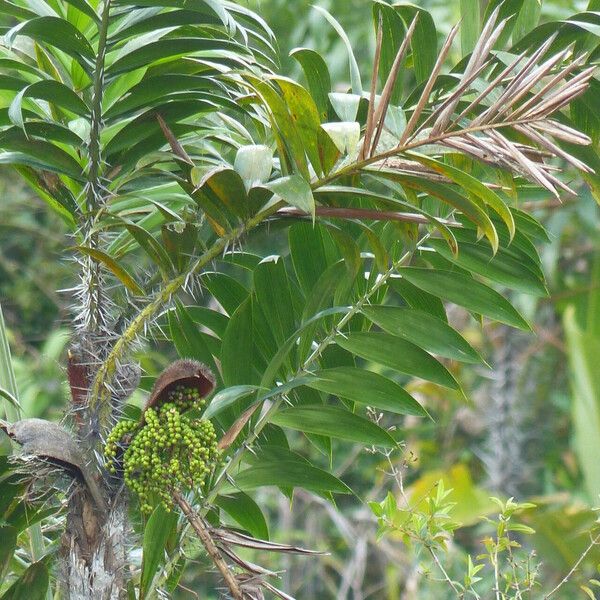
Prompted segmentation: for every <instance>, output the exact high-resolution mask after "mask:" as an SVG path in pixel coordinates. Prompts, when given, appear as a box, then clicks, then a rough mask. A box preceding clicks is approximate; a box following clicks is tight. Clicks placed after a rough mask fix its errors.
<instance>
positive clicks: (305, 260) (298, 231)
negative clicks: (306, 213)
mask: <svg viewBox="0 0 600 600" xmlns="http://www.w3.org/2000/svg"><path fill="white" fill-rule="evenodd" d="M324 234H325V231H324V229H323V228H322V227H321V225H315V226H314V227H313V226H311V225H310V224H309V223H297V224H295V225H292V226H291V227H290V228H289V231H288V243H289V247H290V255H291V258H292V264H293V265H294V271H295V272H296V277H297V279H298V282H299V283H300V287H301V288H302V290H303V291H304V293H305V294H307V295H308V294H310V292H311V290H312V289H313V288H314V286H315V285H316V283H317V281H318V280H319V278H320V277H321V274H322V273H323V272H324V271H325V269H327V266H328V261H327V256H326V253H325V244H324V241H323V236H324Z"/></svg>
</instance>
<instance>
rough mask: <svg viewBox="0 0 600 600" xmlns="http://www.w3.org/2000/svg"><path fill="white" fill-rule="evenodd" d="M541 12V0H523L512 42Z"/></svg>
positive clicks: (528, 30)
mask: <svg viewBox="0 0 600 600" xmlns="http://www.w3.org/2000/svg"><path fill="white" fill-rule="evenodd" d="M541 12H542V0H523V6H522V7H521V10H520V11H519V16H518V17H517V20H516V22H515V25H514V29H513V33H512V36H513V43H516V42H518V41H519V40H520V39H522V38H524V37H525V36H526V35H527V34H528V33H529V32H530V31H532V30H533V29H534V28H535V27H536V26H537V24H538V21H539V19H540V14H541ZM583 131H585V130H583Z"/></svg>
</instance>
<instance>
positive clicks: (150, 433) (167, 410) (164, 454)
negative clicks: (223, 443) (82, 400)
mask: <svg viewBox="0 0 600 600" xmlns="http://www.w3.org/2000/svg"><path fill="white" fill-rule="evenodd" d="M167 398H168V400H170V401H168V402H165V403H164V404H162V405H161V406H159V407H157V408H148V409H147V410H146V411H145V413H144V424H143V425H141V424H140V423H137V422H135V421H120V422H119V423H117V425H116V426H115V427H114V429H113V430H112V431H111V433H110V434H109V436H108V439H107V442H106V446H105V456H106V458H107V459H108V461H109V464H108V470H109V471H110V472H111V473H116V472H117V471H118V470H121V471H122V472H123V476H124V480H125V483H126V485H127V486H128V487H129V488H130V489H131V490H133V491H134V492H135V493H136V494H137V496H138V498H139V501H140V507H141V510H142V512H146V513H147V512H150V511H151V510H152V508H153V504H156V503H159V502H160V503H162V504H163V506H164V507H165V508H166V509H167V510H170V509H171V508H172V507H173V491H185V490H188V489H198V488H199V487H200V486H201V485H202V484H203V483H204V480H205V479H206V477H207V475H208V474H209V473H210V472H211V471H212V469H213V468H214V465H215V463H216V461H217V459H218V455H219V452H218V449H217V436H216V433H215V430H214V427H213V425H212V423H211V422H210V421H208V420H207V419H194V418H191V417H190V416H187V415H184V414H183V413H184V412H185V411H187V410H189V409H191V408H196V407H197V408H201V407H202V406H203V405H204V400H202V399H201V398H200V397H199V395H198V392H197V391H195V390H192V389H190V388H185V387H183V386H177V388H175V389H174V390H172V391H171V392H169V393H168V395H167Z"/></svg>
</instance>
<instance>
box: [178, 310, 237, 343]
mask: <svg viewBox="0 0 600 600" xmlns="http://www.w3.org/2000/svg"><path fill="white" fill-rule="evenodd" d="M186 311H187V313H188V315H190V317H191V318H192V320H193V321H194V322H196V323H199V324H200V325H202V326H203V327H206V328H207V329H210V330H211V331H212V332H213V333H214V334H215V335H216V336H217V337H219V338H223V335H225V330H226V329H227V323H228V322H229V318H228V317H227V316H225V315H224V314H223V313H222V312H220V311H218V310H212V309H211V308H206V307H205V306H186Z"/></svg>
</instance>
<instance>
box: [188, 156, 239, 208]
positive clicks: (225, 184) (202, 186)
mask: <svg viewBox="0 0 600 600" xmlns="http://www.w3.org/2000/svg"><path fill="white" fill-rule="evenodd" d="M192 183H194V185H195V186H196V187H197V193H198V192H200V193H201V194H202V197H203V199H205V200H209V201H210V203H211V204H212V205H214V206H216V207H217V208H218V209H221V210H222V209H223V207H227V209H229V210H230V211H231V212H232V213H233V214H235V215H237V216H239V217H244V216H247V215H248V203H247V197H246V188H245V185H244V181H243V179H242V177H241V176H240V174H239V173H238V172H237V170H233V169H231V168H229V167H216V168H215V169H212V170H210V171H209V172H208V173H207V174H205V175H204V176H203V177H202V178H201V179H200V180H198V181H196V180H195V175H194V171H192Z"/></svg>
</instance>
